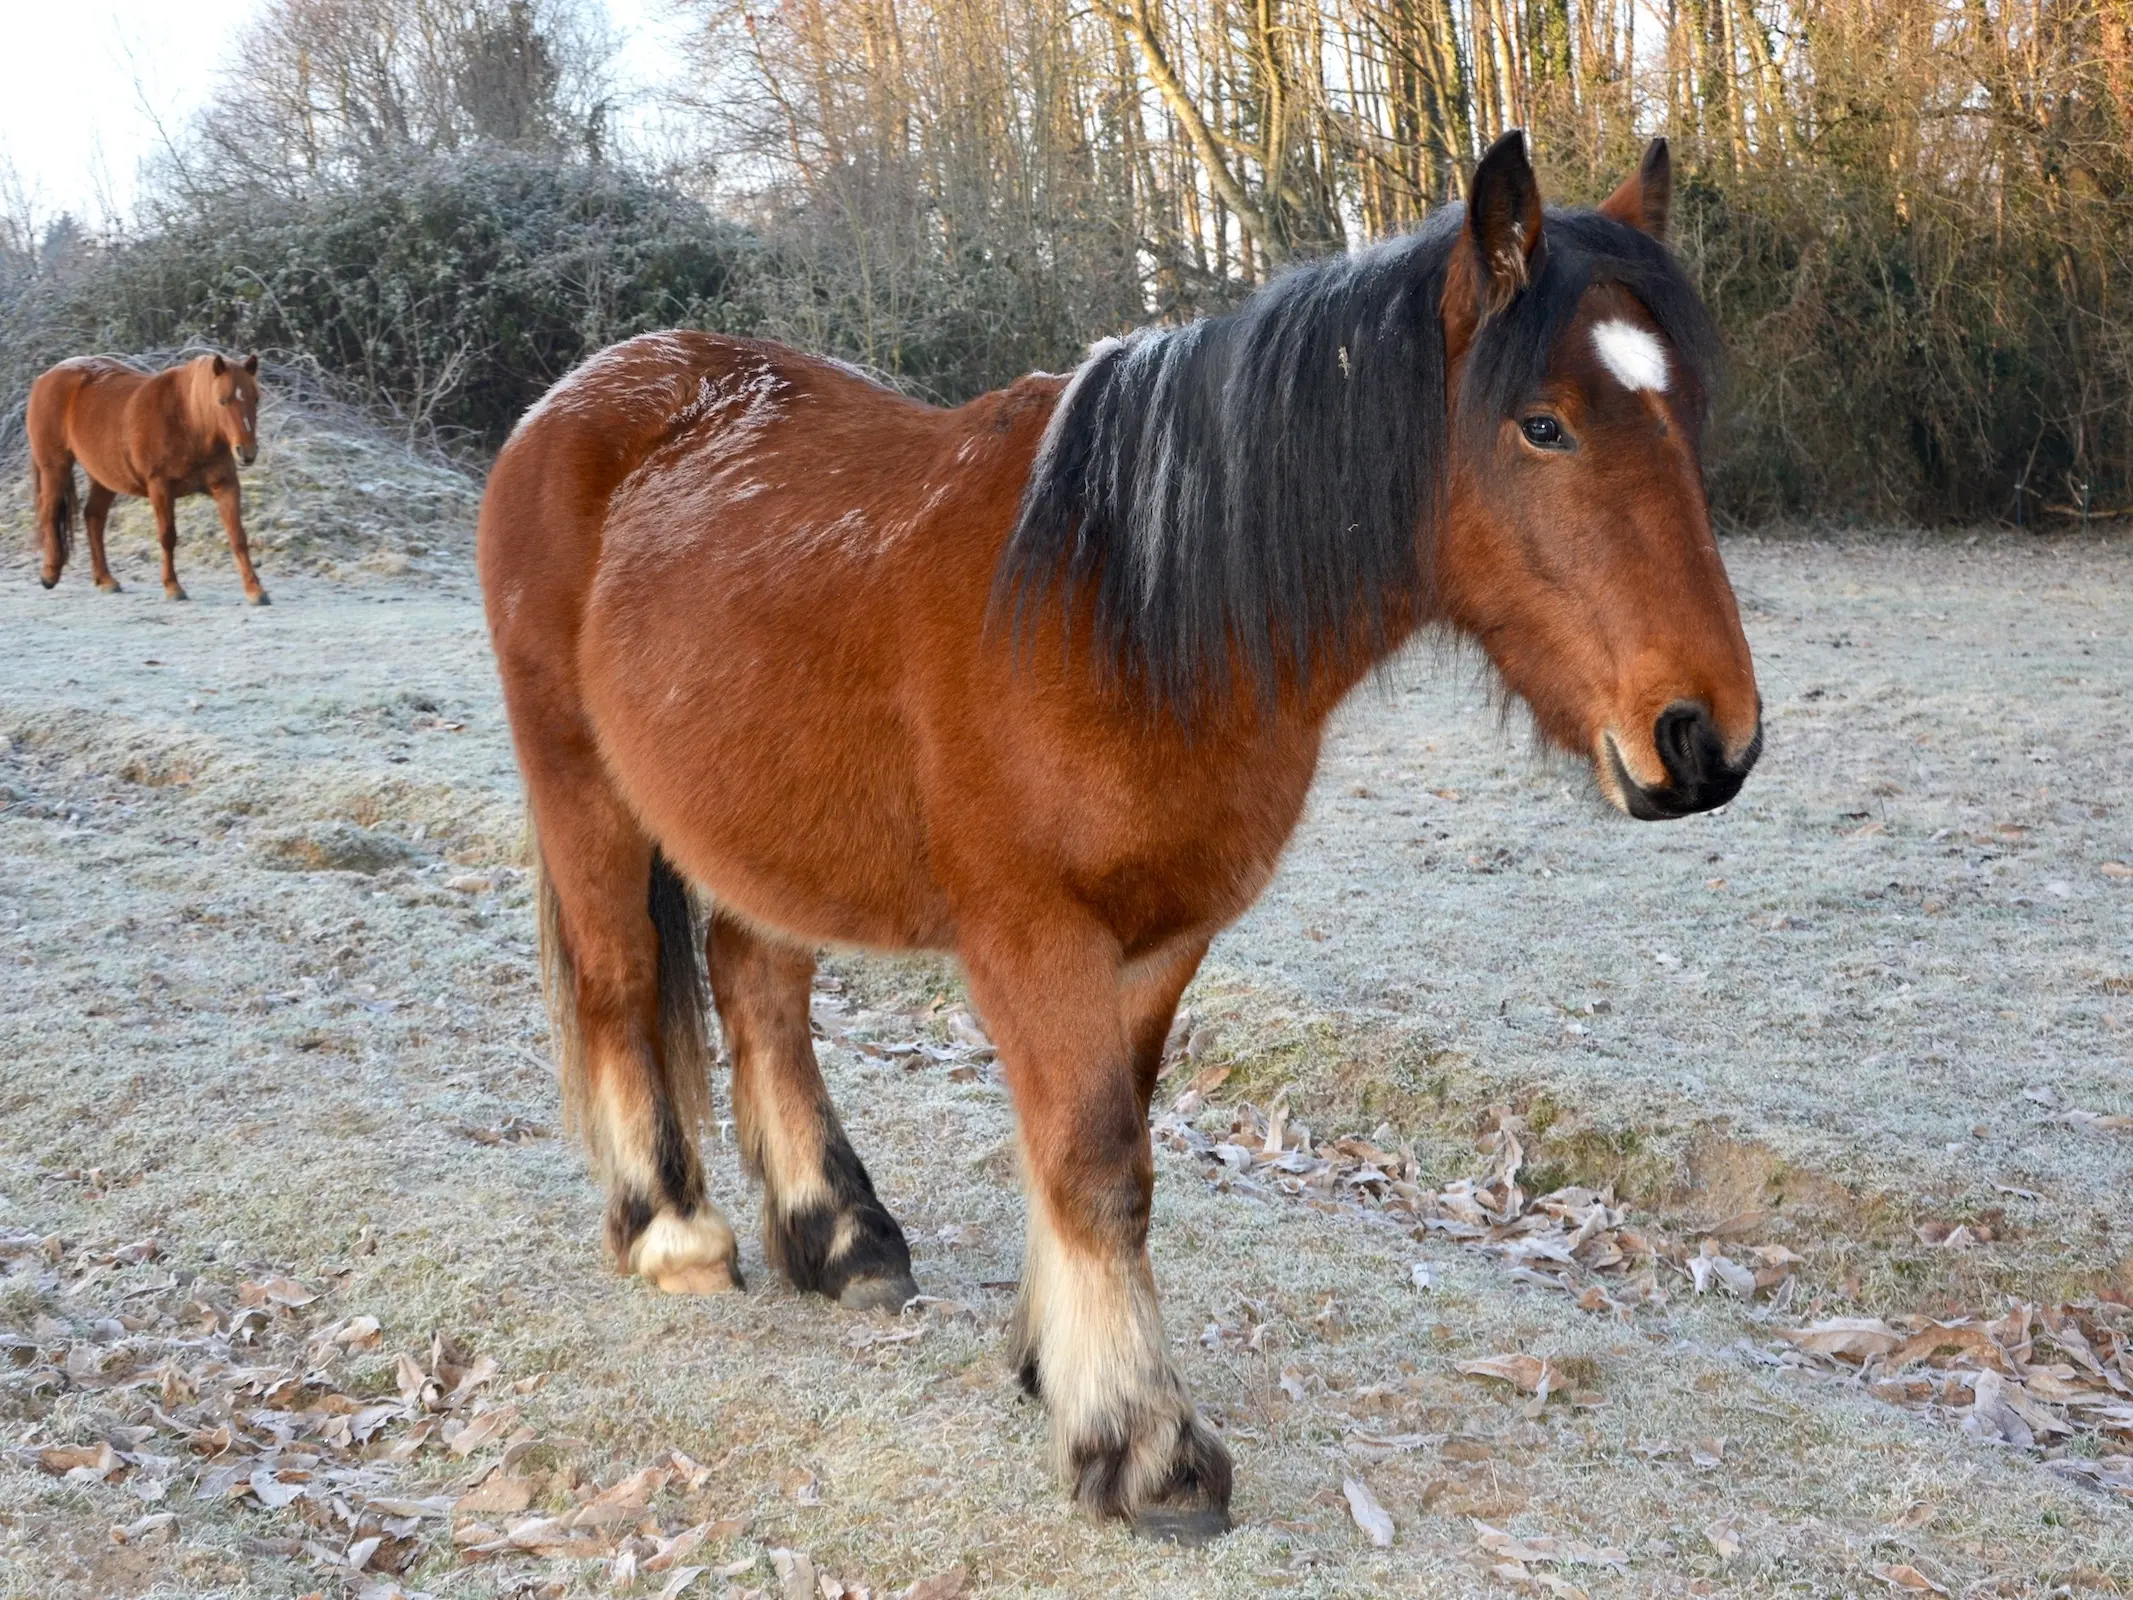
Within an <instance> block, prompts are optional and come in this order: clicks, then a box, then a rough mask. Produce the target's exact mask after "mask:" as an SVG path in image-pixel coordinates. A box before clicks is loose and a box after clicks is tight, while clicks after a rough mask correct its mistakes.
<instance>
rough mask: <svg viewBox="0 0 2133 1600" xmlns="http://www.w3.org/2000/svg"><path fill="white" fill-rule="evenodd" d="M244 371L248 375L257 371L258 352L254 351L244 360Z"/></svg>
mask: <svg viewBox="0 0 2133 1600" xmlns="http://www.w3.org/2000/svg"><path fill="white" fill-rule="evenodd" d="M244 370H245V371H247V372H250V373H257V372H258V371H259V352H258V351H257V350H254V351H253V352H252V353H251V354H250V355H248V356H246V357H245V358H244Z"/></svg>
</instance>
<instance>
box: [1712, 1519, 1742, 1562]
mask: <svg viewBox="0 0 2133 1600" xmlns="http://www.w3.org/2000/svg"><path fill="white" fill-rule="evenodd" d="M1703 1536H1704V1537H1705V1538H1706V1539H1708V1540H1710V1541H1711V1548H1712V1549H1713V1550H1716V1551H1717V1552H1718V1559H1719V1560H1721V1561H1731V1560H1732V1559H1733V1558H1734V1557H1735V1556H1737V1555H1739V1554H1740V1551H1741V1534H1740V1526H1739V1524H1738V1523H1735V1522H1732V1521H1730V1520H1724V1521H1719V1522H1714V1523H1712V1524H1711V1525H1710V1526H1709V1527H1708V1528H1706V1529H1704V1530H1703Z"/></svg>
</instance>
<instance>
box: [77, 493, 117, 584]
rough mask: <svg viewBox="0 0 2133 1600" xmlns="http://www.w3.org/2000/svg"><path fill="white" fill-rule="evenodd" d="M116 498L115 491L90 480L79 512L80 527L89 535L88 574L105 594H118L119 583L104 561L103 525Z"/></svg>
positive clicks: (107, 563)
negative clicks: (87, 493) (85, 498)
mask: <svg viewBox="0 0 2133 1600" xmlns="http://www.w3.org/2000/svg"><path fill="white" fill-rule="evenodd" d="M117 498H118V494H117V492H116V491H115V490H111V489H107V488H105V487H104V486H103V485H102V484H100V483H98V482H97V481H96V480H95V479H94V478H91V479H90V480H89V498H88V501H87V502H86V503H85V504H84V505H83V506H82V511H81V523H82V527H83V528H84V529H85V530H87V532H88V535H89V572H90V575H91V576H92V577H94V578H95V579H96V586H97V587H98V588H99V589H101V590H103V591H104V593H106V594H117V593H118V592H119V581H118V579H116V578H114V577H113V576H112V575H111V564H110V562H108V561H106V560H105V559H104V523H105V522H106V521H107V520H108V519H109V518H110V516H111V502H112V501H114V500H116V499H117Z"/></svg>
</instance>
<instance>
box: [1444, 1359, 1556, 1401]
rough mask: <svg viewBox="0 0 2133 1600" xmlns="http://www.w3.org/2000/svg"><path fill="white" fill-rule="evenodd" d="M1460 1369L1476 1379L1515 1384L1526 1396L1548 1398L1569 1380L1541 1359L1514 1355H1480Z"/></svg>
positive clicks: (1459, 1367) (1463, 1362) (1465, 1362)
mask: <svg viewBox="0 0 2133 1600" xmlns="http://www.w3.org/2000/svg"><path fill="white" fill-rule="evenodd" d="M1458 1370H1459V1371H1460V1372H1463V1373H1466V1374H1467V1375H1468V1376H1469V1377H1475V1378H1498V1379H1501V1380H1502V1381H1503V1382H1505V1383H1508V1384H1512V1385H1514V1386H1516V1387H1517V1388H1519V1389H1521V1390H1523V1391H1524V1392H1525V1393H1527V1394H1531V1395H1539V1396H1541V1397H1542V1398H1543V1399H1545V1398H1546V1397H1547V1396H1548V1395H1550V1394H1553V1393H1555V1392H1556V1391H1557V1390H1559V1389H1561V1388H1564V1387H1565V1385H1566V1380H1565V1379H1564V1377H1563V1375H1562V1373H1561V1372H1559V1371H1558V1370H1556V1368H1555V1367H1553V1366H1551V1365H1550V1364H1549V1363H1548V1362H1547V1361H1544V1360H1543V1359H1541V1358H1540V1357H1539V1356H1529V1355H1525V1354H1522V1353H1520V1354H1513V1355H1502V1356H1479V1357H1476V1358H1475V1359H1474V1360H1472V1361H1462V1362H1460V1363H1459V1366H1458Z"/></svg>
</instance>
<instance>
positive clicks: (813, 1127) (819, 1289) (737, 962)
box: [707, 912, 918, 1310]
mask: <svg viewBox="0 0 2133 1600" xmlns="http://www.w3.org/2000/svg"><path fill="white" fill-rule="evenodd" d="M707 952H708V954H709V957H710V967H711V994H712V998H713V999H714V1000H715V1001H716V1002H717V1004H718V1017H719V1022H720V1025H721V1026H723V1027H724V1029H725V1030H726V1045H727V1048H728V1049H730V1050H731V1051H732V1052H733V1116H734V1120H735V1122H737V1123H738V1124H739V1127H740V1138H741V1151H742V1154H743V1156H744V1157H745V1158H746V1160H747V1161H748V1164H749V1165H750V1166H751V1167H752V1168H753V1169H754V1170H755V1171H756V1173H757V1174H758V1175H760V1176H761V1178H762V1180H763V1246H764V1249H765V1251H766V1252H767V1253H768V1255H769V1257H770V1260H771V1264H772V1265H773V1266H775V1267H776V1268H777V1269H778V1270H779V1271H781V1272H783V1273H784V1274H785V1276H786V1277H787V1278H789V1279H790V1280H791V1281H792V1283H793V1286H794V1287H795V1288H799V1289H812V1290H814V1291H815V1292H816V1293H818V1294H826V1295H828V1296H830V1297H831V1298H832V1299H834V1300H836V1301H838V1302H839V1303H840V1304H842V1305H845V1306H847V1307H850V1308H852V1309H853V1310H866V1309H873V1308H877V1307H878V1308H883V1309H890V1310H893V1309H895V1308H896V1307H898V1306H901V1305H902V1304H903V1303H904V1302H905V1301H907V1300H909V1299H910V1298H911V1297H912V1296H913V1295H915V1294H917V1293H918V1285H917V1284H916V1283H915V1282H913V1281H912V1277H911V1251H910V1248H909V1247H908V1246H907V1245H906V1244H905V1243H904V1236H903V1230H902V1229H900V1228H898V1227H897V1225H896V1219H895V1218H893V1217H891V1216H890V1215H889V1213H888V1211H887V1209H886V1208H885V1207H884V1206H883V1205H882V1203H881V1201H880V1200H879V1199H877V1198H876V1197H875V1194H874V1185H873V1182H872V1181H871V1180H870V1179H869V1178H868V1177H867V1169H866V1167H865V1166H864V1165H862V1164H861V1162H860V1160H859V1157H858V1155H857V1154H855V1153H854V1152H853V1150H852V1146H851V1141H850V1140H848V1139H847V1138H846V1137H845V1134H844V1128H843V1126H842V1125H841V1124H840V1123H839V1122H838V1120H837V1112H836V1108H835V1107H834V1106H832V1105H831V1104H830V1097H829V1090H828V1088H827V1086H825V1085H824V1083H823V1082H822V1070H821V1068H820V1067H819V1066H817V1065H816V1062H815V1046H814V1040H813V1038H812V1037H811V1036H810V1034H809V1032H808V1018H807V1011H808V996H809V993H810V987H811V984H812V981H813V979H814V973H815V958H814V956H813V954H812V953H810V952H809V951H807V950H804V949H802V948H800V947H799V946H797V945H791V944H785V943H782V942H780V941H777V940H775V939H773V938H771V937H770V936H768V935H766V934H763V933H759V932H757V931H756V930H754V929H752V928H750V927H748V926H746V925H745V924H743V923H742V922H740V921H739V920H737V919H735V918H734V917H732V916H730V915H727V914H724V913H721V912H714V913H713V914H712V920H711V930H710V935H709V938H708V940H707Z"/></svg>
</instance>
